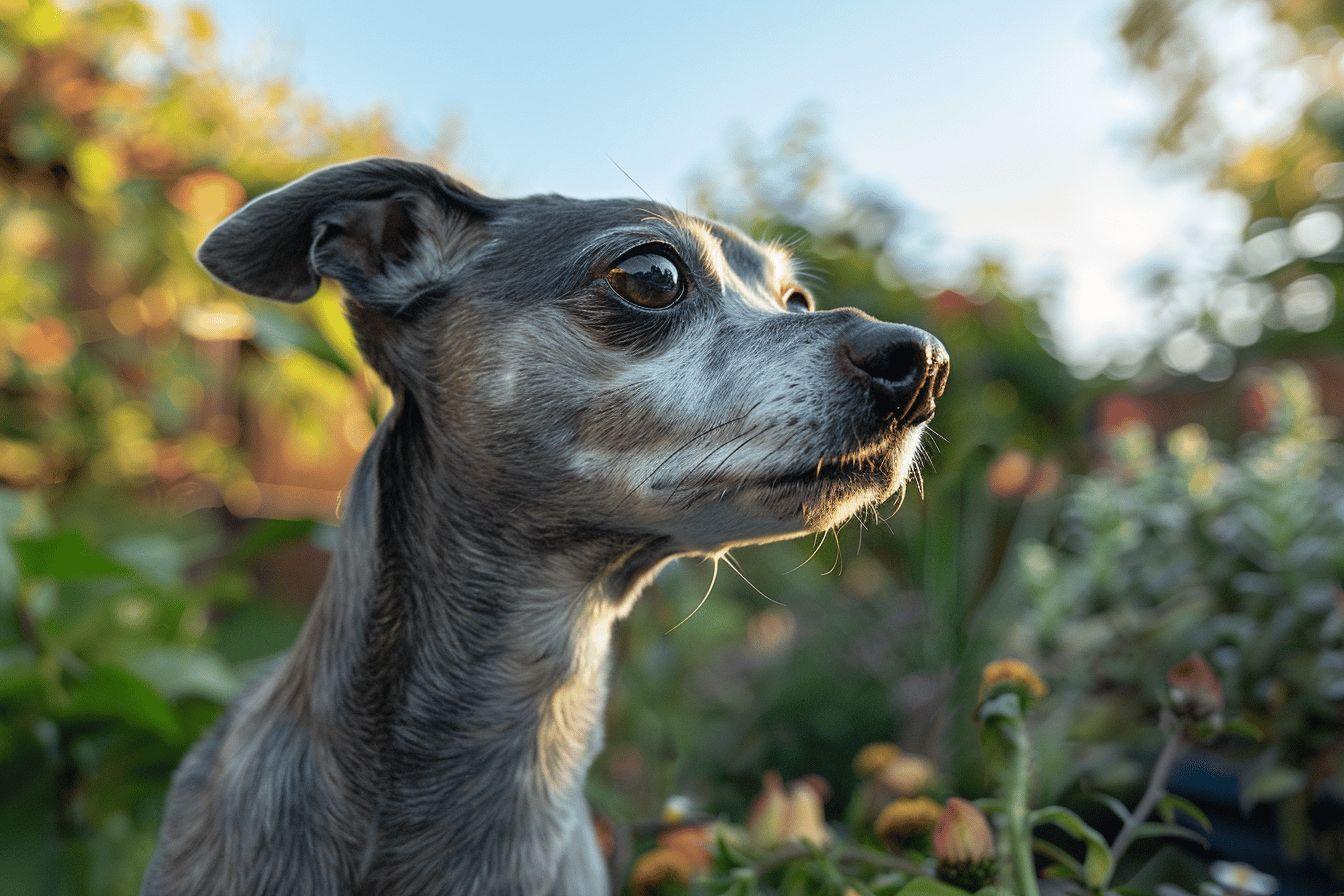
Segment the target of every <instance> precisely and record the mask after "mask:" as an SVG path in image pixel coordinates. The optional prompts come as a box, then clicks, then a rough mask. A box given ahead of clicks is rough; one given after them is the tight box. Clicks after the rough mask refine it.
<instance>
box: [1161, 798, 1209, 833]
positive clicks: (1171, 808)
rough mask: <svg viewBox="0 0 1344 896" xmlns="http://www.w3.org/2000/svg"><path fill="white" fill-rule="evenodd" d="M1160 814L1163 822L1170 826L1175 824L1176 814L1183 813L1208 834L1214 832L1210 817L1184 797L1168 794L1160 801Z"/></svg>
mask: <svg viewBox="0 0 1344 896" xmlns="http://www.w3.org/2000/svg"><path fill="white" fill-rule="evenodd" d="M1157 811H1158V814H1159V815H1161V816H1162V820H1163V821H1165V822H1167V823H1168V824H1174V823H1175V821H1176V813H1177V812H1181V813H1184V814H1185V815H1187V816H1188V817H1189V818H1190V819H1191V820H1192V821H1194V822H1195V823H1196V824H1197V825H1199V826H1200V827H1201V828H1203V829H1204V830H1205V831H1206V832H1210V833H1211V832H1212V831H1213V822H1211V821H1209V816H1207V815H1205V814H1204V810H1203V809H1201V808H1199V807H1198V806H1196V805H1195V804H1194V803H1192V802H1190V801H1189V800H1188V799H1186V798H1185V797H1183V796H1177V795H1176V794H1174V793H1168V794H1166V795H1165V796H1163V797H1162V799H1160V800H1158V803H1157Z"/></svg>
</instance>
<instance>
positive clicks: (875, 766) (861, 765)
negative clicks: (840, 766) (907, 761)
mask: <svg viewBox="0 0 1344 896" xmlns="http://www.w3.org/2000/svg"><path fill="white" fill-rule="evenodd" d="M899 755H901V748H900V747H898V746H896V745H895V744H893V743H887V742H886V741H879V742H878V743H874V744H868V745H867V746H865V747H863V749H861V750H859V752H858V754H857V755H855V757H854V774H856V775H858V776H859V777H860V778H871V777H873V776H874V775H876V774H877V773H878V772H880V771H882V769H884V768H886V766H887V764H888V763H890V762H891V761H892V760H893V759H895V758H896V757H897V756H899Z"/></svg>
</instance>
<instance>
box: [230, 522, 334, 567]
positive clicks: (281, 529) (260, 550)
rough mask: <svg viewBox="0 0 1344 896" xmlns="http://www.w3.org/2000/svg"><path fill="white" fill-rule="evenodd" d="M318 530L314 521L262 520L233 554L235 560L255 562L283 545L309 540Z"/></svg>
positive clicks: (250, 530)
mask: <svg viewBox="0 0 1344 896" xmlns="http://www.w3.org/2000/svg"><path fill="white" fill-rule="evenodd" d="M316 528H317V522H316V521H314V520H262V521H261V522H259V523H257V524H256V525H254V526H253V527H252V528H251V529H249V530H248V533H247V535H246V536H245V537H244V538H243V540H242V542H241V543H240V544H239V545H238V548H237V549H236V550H235V551H234V552H233V553H234V558H235V559H237V560H240V561H246V560H254V559H256V558H257V557H260V556H262V555H263V554H265V553H267V552H268V551H270V550H271V549H273V548H276V547H279V546H280V545H282V544H288V543H290V542H293V541H301V540H303V539H305V538H307V537H308V536H309V535H311V534H312V532H313V530H314V529H316Z"/></svg>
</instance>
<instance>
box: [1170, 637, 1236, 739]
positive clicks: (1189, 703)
mask: <svg viewBox="0 0 1344 896" xmlns="http://www.w3.org/2000/svg"><path fill="white" fill-rule="evenodd" d="M1167 688H1168V690H1167V695H1168V696H1169V697H1170V698H1171V711H1172V712H1173V713H1175V714H1176V715H1177V716H1178V717H1179V718H1181V719H1183V720H1185V721H1187V722H1211V723H1213V724H1214V725H1217V724H1219V723H1220V722H1221V721H1222V715H1223V705H1224V703H1223V683H1222V682H1221V681H1219V680H1218V674H1217V673H1216V672H1214V671H1213V667H1212V666H1210V665H1209V664H1208V661H1207V660H1205V659H1204V657H1202V656H1200V655H1199V654H1198V653H1192V654H1190V655H1189V656H1188V657H1186V658H1185V659H1183V660H1181V661H1180V662H1179V663H1177V664H1176V665H1174V666H1172V667H1171V668H1170V669H1168V670H1167Z"/></svg>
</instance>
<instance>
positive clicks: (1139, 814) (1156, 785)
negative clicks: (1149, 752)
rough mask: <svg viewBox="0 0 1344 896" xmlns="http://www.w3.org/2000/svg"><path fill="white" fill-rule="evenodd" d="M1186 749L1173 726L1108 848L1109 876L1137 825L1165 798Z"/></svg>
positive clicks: (1116, 866) (1177, 727)
mask: <svg viewBox="0 0 1344 896" xmlns="http://www.w3.org/2000/svg"><path fill="white" fill-rule="evenodd" d="M1186 746H1187V742H1186V740H1185V735H1184V734H1182V733H1181V730H1180V727H1179V726H1173V730H1172V733H1171V736H1170V737H1169V738H1167V742H1166V744H1165V745H1164V746H1163V747H1162V752H1161V753H1159V754H1158V756H1157V761H1156V762H1155V763H1153V772H1152V774H1151V775H1149V777H1148V787H1147V788H1146V789H1145V790H1144V791H1143V796H1142V797H1141V798H1140V799H1139V804H1138V805H1137V806H1135V807H1134V813H1133V814H1132V815H1130V816H1129V818H1128V819H1127V820H1126V821H1125V824H1124V827H1122V828H1121V829H1120V833H1119V834H1118V835H1116V838H1115V843H1114V844H1112V846H1111V874H1112V875H1114V874H1115V869H1116V868H1118V867H1120V859H1121V857H1122V856H1124V854H1125V851H1126V850H1128V849H1129V847H1130V846H1131V845H1132V844H1133V843H1134V837H1135V836H1136V835H1137V834H1138V832H1139V827H1140V825H1142V824H1143V823H1144V822H1145V821H1147V820H1148V816H1150V815H1152V814H1153V810H1154V809H1156V808H1157V803H1158V801H1159V800H1161V799H1162V797H1164V796H1166V794H1167V782H1169V781H1170V780H1171V772H1172V769H1173V768H1175V767H1176V760H1177V759H1180V758H1181V754H1182V753H1184V752H1185V748H1186Z"/></svg>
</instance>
